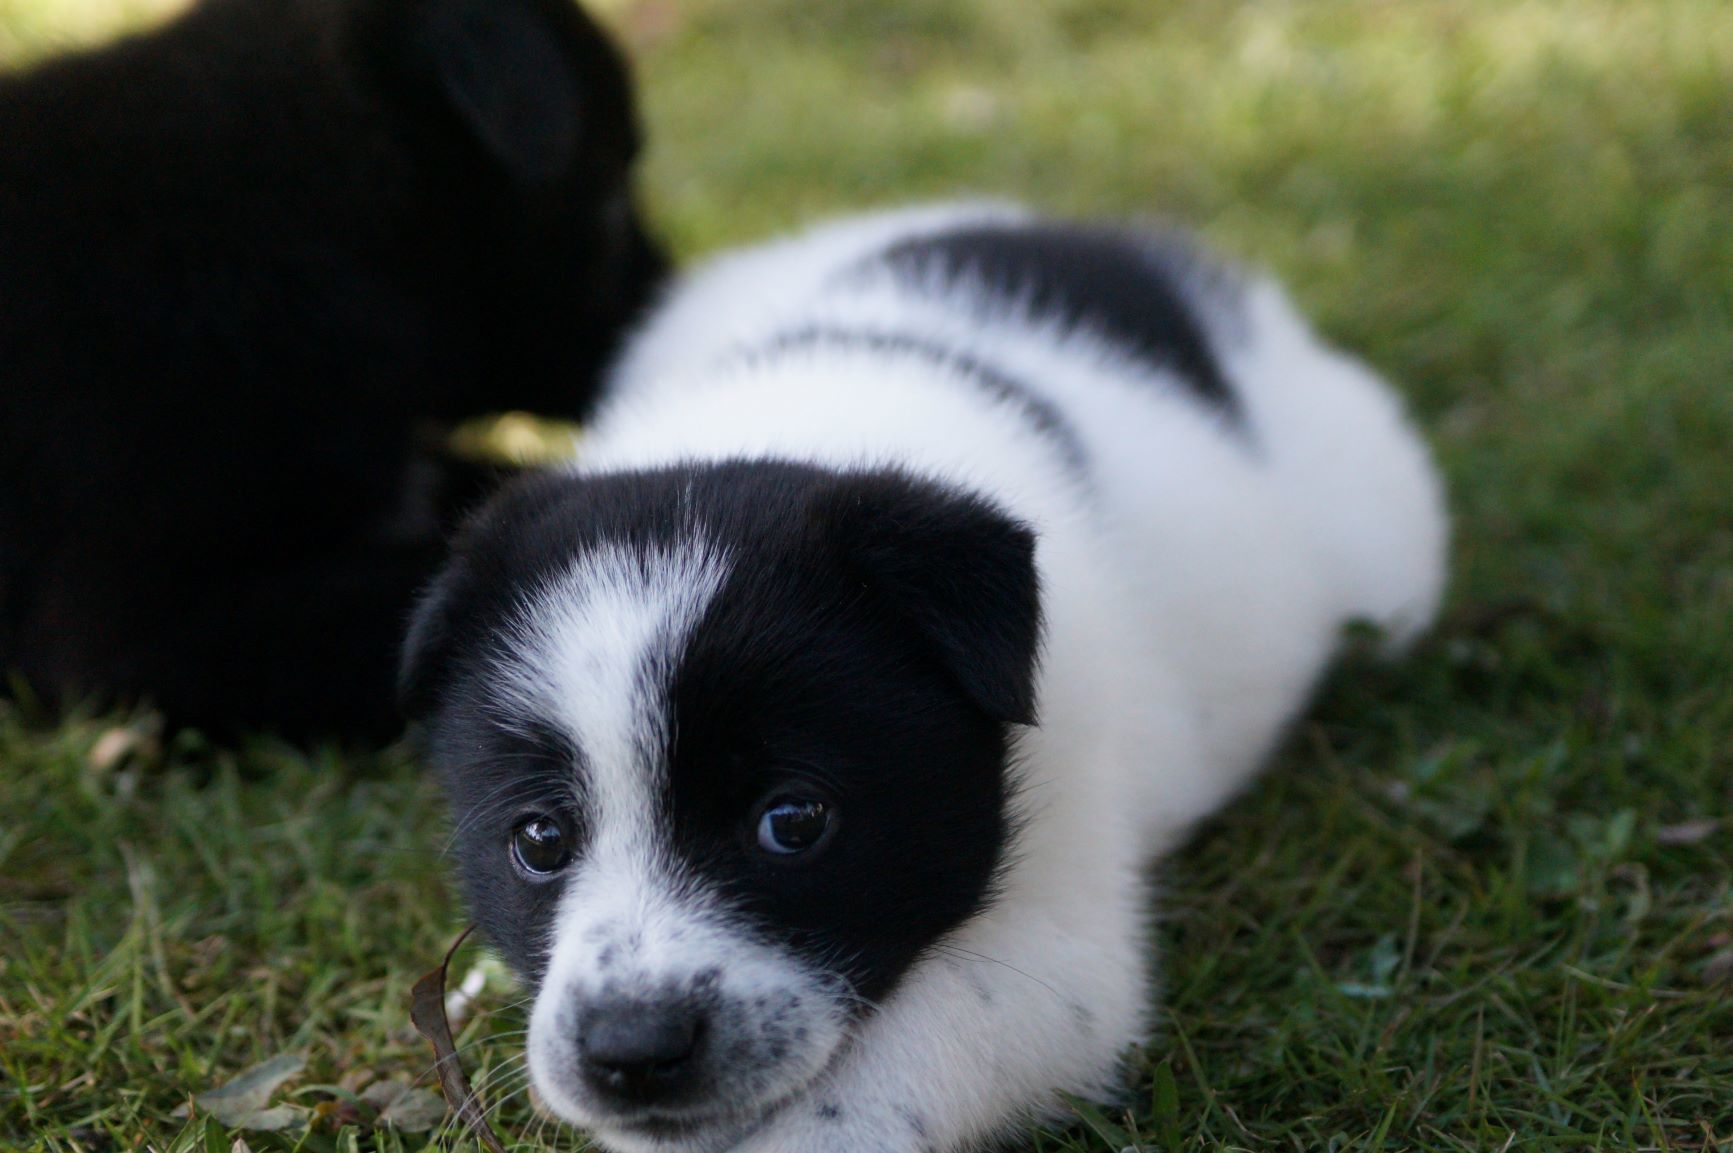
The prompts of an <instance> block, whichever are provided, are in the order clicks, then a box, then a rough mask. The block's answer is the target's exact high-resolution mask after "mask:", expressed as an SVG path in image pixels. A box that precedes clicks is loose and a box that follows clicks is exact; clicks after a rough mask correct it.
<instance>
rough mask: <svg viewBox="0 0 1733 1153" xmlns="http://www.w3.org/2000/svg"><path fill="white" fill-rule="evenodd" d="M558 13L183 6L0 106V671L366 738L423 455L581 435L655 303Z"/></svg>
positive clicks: (286, 729)
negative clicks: (517, 435)
mask: <svg viewBox="0 0 1733 1153" xmlns="http://www.w3.org/2000/svg"><path fill="white" fill-rule="evenodd" d="M637 145H638V141H637V128H636V124H635V121H634V117H633V112H632V105H631V98H630V90H629V86H628V79H627V76H626V72H625V68H624V65H623V63H622V61H621V60H620V59H619V57H618V55H617V54H616V52H615V51H614V49H613V48H612V47H611V46H610V45H609V44H608V43H607V42H606V40H605V39H604V38H603V36H602V35H601V34H600V32H599V31H598V30H597V29H596V28H595V27H594V26H593V25H592V24H591V23H590V22H589V21H588V20H587V19H586V18H585V17H584V16H583V14H582V13H581V11H580V10H579V9H578V8H577V7H575V6H574V5H573V4H572V3H570V2H569V0H207V2H206V3H204V4H203V5H202V6H200V7H198V8H196V9H195V10H193V11H192V12H191V13H190V14H188V15H187V16H186V17H184V18H183V19H181V20H179V21H178V22H176V23H174V24H172V25H171V26H169V27H167V28H165V29H163V30H161V31H159V32H157V33H155V34H152V35H149V36H145V37H142V38H138V39H133V40H128V41H124V42H121V43H119V44H117V45H114V46H112V47H110V48H107V49H105V50H102V51H98V52H95V53H91V54H86V55H80V56H74V57H70V58H66V59H62V60H58V61H54V62H51V63H48V64H46V65H44V66H42V67H40V68H38V69H36V70H34V71H31V72H28V73H26V74H23V75H20V76H15V77H11V78H5V79H0V669H15V670H18V671H21V672H22V673H23V674H24V676H25V678H26V679H27V680H28V681H29V682H30V683H31V684H32V685H33V686H34V687H35V688H36V690H37V691H38V692H40V693H43V694H45V695H47V696H49V697H51V698H61V697H70V696H78V695H82V694H86V693H95V694H98V695H100V696H103V697H109V698H131V697H135V696H140V695H144V696H149V697H153V698H154V699H155V700H156V701H157V702H158V703H159V704H160V705H162V706H163V707H164V708H165V710H166V711H167V712H168V713H169V714H170V716H171V719H172V720H173V721H175V722H184V723H191V724H196V725H200V726H202V727H205V728H206V729H208V730H211V731H214V732H217V733H220V734H227V733H230V732H232V731H234V730H236V729H239V728H249V727H263V728H271V729H276V730H278V731H281V732H283V733H285V734H288V735H291V736H302V735H314V734H327V733H328V734H335V735H344V736H358V737H367V738H378V737H385V736H389V735H390V734H392V733H393V732H394V731H395V730H396V727H397V724H398V721H397V719H396V714H395V710H394V708H393V702H392V693H391V682H392V668H393V658H394V653H395V650H396V646H397V640H398V638H399V636H400V635H401V629H402V625H403V621H404V619H405V618H406V616H407V613H408V609H409V606H410V603H411V600H412V597H413V593H414V591H415V590H416V589H417V588H418V587H419V586H420V585H421V584H422V583H423V582H424V581H425V580H426V579H427V578H428V576H429V575H430V574H431V573H432V571H433V569H434V567H435V565H436V564H437V562H438V560H439V559H440V557H441V555H442V551H443V550H442V546H441V544H440V538H441V526H440V523H439V521H440V515H439V514H440V512H441V510H442V509H444V508H447V507H449V506H451V505H454V504H461V503H462V502H463V501H464V500H466V499H467V498H468V497H469V495H470V494H471V493H472V492H473V491H474V490H475V489H476V488H478V487H479V484H480V482H481V479H482V478H478V477H474V476H471V475H469V474H467V473H466V472H464V471H463V470H462V469H460V468H459V467H458V466H456V465H454V464H453V463H452V462H450V461H449V460H446V459H443V458H441V457H440V456H439V455H438V454H437V453H434V452H430V451H428V450H427V449H426V448H425V445H424V443H423V442H424V441H425V440H427V439H428V438H427V435H426V431H425V429H426V426H427V425H429V423H430V422H432V423H434V424H435V425H437V423H438V422H443V421H448V420H451V419H455V418H459V417H462V416H466V415H470V414H478V413H484V412H492V411H500V410H503V409H508V408H533V409H539V410H541V411H546V412H550V413H557V414H566V415H579V414H581V413H582V411H583V410H584V408H585V407H586V405H587V403H588V401H589V398H590V395H591V392H592V390H593V387H594V385H593V382H594V380H595V377H596V374H597V371H598V368H599V365H600V363H601V361H602V360H603V358H605V357H606V356H607V355H608V353H609V352H610V350H611V348H612V346H613V344H614V341H615V338H616V335H617V333H618V332H619V331H620V329H621V328H622V326H623V325H624V324H625V323H626V322H627V321H628V320H629V319H630V317H631V316H633V315H634V314H635V313H636V311H637V310H638V308H639V307H640V306H641V305H642V304H643V303H644V301H645V300H646V297H647V296H648V295H649V293H650V292H651V290H652V288H653V286H654V284H655V283H656V282H657V280H658V278H659V276H660V273H661V270H662V260H661V258H660V256H659V255H658V253H657V252H656V250H655V248H654V246H653V245H652V244H651V243H650V241H649V240H648V239H647V238H646V237H645V235H644V234H643V232H642V231H641V229H640V227H639V225H638V223H637V221H636V219H635V218H634V215H633V212H632V209H631V201H630V196H629V188H628V176H629V170H630V166H631V162H632V159H633V156H634V154H635V152H636V150H637Z"/></svg>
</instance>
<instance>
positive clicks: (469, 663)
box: [403, 461, 1040, 999]
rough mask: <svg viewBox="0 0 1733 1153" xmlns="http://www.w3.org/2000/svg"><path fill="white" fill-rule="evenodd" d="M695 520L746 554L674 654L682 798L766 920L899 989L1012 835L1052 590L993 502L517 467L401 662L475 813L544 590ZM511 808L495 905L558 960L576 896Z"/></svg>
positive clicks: (689, 824) (671, 753)
mask: <svg viewBox="0 0 1733 1153" xmlns="http://www.w3.org/2000/svg"><path fill="white" fill-rule="evenodd" d="M695 539H701V540H704V541H706V542H709V543H710V544H712V545H714V546H719V547H721V548H722V549H724V550H726V551H727V553H728V555H729V557H730V562H731V565H732V567H731V569H730V572H729V575H728V577H727V579H726V580H725V582H724V584H723V586H722V588H721V589H720V590H718V592H717V594H716V596H715V597H714V598H713V600H712V601H711V603H710V605H709V606H708V608H707V609H706V611H705V613H704V615H703V617H702V619H701V620H700V621H699V623H698V624H697V625H696V627H695V629H694V630H693V634H692V636H691V637H690V638H689V640H688V642H687V644H686V647H685V649H684V651H683V652H682V653H680V654H679V655H678V656H677V657H676V661H675V667H674V668H673V669H671V670H669V679H668V681H667V683H666V686H665V688H666V691H667V693H668V699H667V708H668V714H667V715H668V717H669V721H670V724H669V726H668V729H669V734H670V747H669V748H668V749H667V750H666V763H667V765H668V769H669V771H668V778H667V780H668V785H667V792H666V794H665V796H664V798H663V804H664V806H665V808H664V811H663V812H662V814H661V819H662V820H663V821H664V822H665V823H666V827H668V828H670V829H671V830H672V840H673V846H674V849H675V851H676V853H677V854H678V855H679V856H680V857H681V858H682V859H683V860H684V861H685V862H686V864H687V866H688V867H689V868H690V870H691V871H692V872H693V873H694V874H696V875H697V876H699V877H702V878H703V879H704V881H705V882H707V883H708V884H709V885H710V886H712V887H713V891H714V892H716V893H717V894H718V896H719V898H720V899H723V900H726V901H727V902H728V903H729V905H730V906H731V907H733V908H735V909H737V910H738V911H739V912H740V913H741V914H742V915H744V916H745V917H747V918H749V919H750V920H751V921H752V922H754V923H755V924H756V925H757V926H758V927H759V928H760V931H762V932H763V933H764V934H765V936H766V937H767V938H769V939H771V940H773V941H777V942H780V943H781V944H783V945H784V946H786V947H788V948H790V949H792V950H794V951H796V952H798V953H800V954H801V955H803V956H805V957H807V958H808V959H809V960H810V961H811V962H812V963H814V964H816V965H819V966H822V967H825V968H827V969H830V970H832V971H836V972H839V973H841V974H844V975H846V976H847V978H848V979H849V980H850V981H851V983H852V984H853V986H854V988H855V990H856V991H857V992H858V993H859V994H860V995H861V996H863V997H865V998H869V999H878V998H881V997H883V996H884V995H885V994H886V993H887V992H889V991H890V990H891V989H892V988H893V987H894V986H895V984H896V983H897V981H898V980H899V979H900V978H901V976H902V975H903V973H904V972H906V971H907V969H908V967H909V966H910V965H911V964H913V963H914V961H915V960H916V959H917V958H918V957H920V956H921V955H922V954H923V953H924V952H925V951H926V950H928V949H930V948H931V947H932V946H933V945H934V944H935V943H936V942H937V941H939V940H940V939H941V938H942V937H943V936H944V935H945V934H946V933H948V932H950V931H951V930H953V929H955V928H956V927H957V925H959V924H961V923H962V922H963V921H964V920H966V919H967V918H969V917H970V916H973V915H974V914H976V913H977V912H979V911H980V910H981V909H982V908H984V907H985V906H986V904H987V903H988V902H989V901H990V900H991V899H992V895H993V888H994V880H995V877H996V875H997V870H998V868H999V867H1000V864H1001V862H1002V861H1003V859H1004V854H1005V851H1006V846H1007V842H1008V841H1009V840H1010V838H1011V828H1010V823H1009V816H1008V812H1007V807H1008V800H1009V798H1008V788H1009V786H1008V783H1007V780H1006V772H1005V767H1006V757H1007V753H1008V746H1009V740H1010V727H1009V723H1008V722H1009V721H1010V720H1013V719H1016V720H1021V719H1026V718H1027V717H1028V715H1029V714H1030V712H1031V711H1032V708H1033V701H1032V699H1031V698H1032V686H1033V680H1034V675H1035V665H1036V659H1037V651H1036V650H1037V645H1038V640H1039V630H1040V609H1039V599H1038V596H1037V590H1036V585H1035V572H1034V566H1033V555H1032V554H1033V546H1034V539H1033V536H1032V534H1030V533H1029V531H1028V530H1027V529H1025V528H1024V527H1023V526H1021V525H1019V524H1018V523H1016V522H1015V521H1013V520H1011V519H1010V518H1008V517H1006V516H1004V515H1003V514H1002V513H1000V512H998V511H997V510H996V509H995V508H993V507H992V506H991V505H989V504H988V503H987V502H985V501H983V500H981V499H979V498H976V497H973V496H970V495H967V494H963V493H958V492H953V491H950V490H947V489H945V488H943V487H941V486H939V485H937V484H934V483H931V482H926V481H921V480H916V479H912V478H909V477H907V476H904V475H902V474H899V473H895V472H878V473H871V474H838V473H835V472H830V471H827V470H823V469H819V468H814V467H810V466H806V465H796V464H788V463H780V462H772V461H750V462H734V463H725V464H719V465H709V466H684V467H677V468H669V469H663V470H658V471H653V472H643V473H629V474H619V475H613V476H604V477H596V478H573V477H552V478H542V479H538V480H536V481H533V482H531V483H528V484H522V485H519V486H517V487H515V488H514V489H512V490H510V492H509V495H508V496H507V498H506V499H503V500H500V501H496V502H495V503H494V505H492V506H491V508H490V509H489V510H488V511H487V512H486V513H485V514H484V515H483V516H482V517H481V518H480V519H479V520H477V521H476V522H475V523H474V524H473V525H472V526H471V528H470V529H469V530H468V531H467V532H466V533H465V534H464V537H463V538H462V539H461V540H460V541H459V542H458V545H457V550H456V561H455V563H454V564H453V566H452V567H451V568H450V569H448V571H447V572H446V573H445V575H444V576H443V577H442V578H441V580H440V581H439V582H438V584H437V585H436V586H435V589H434V590H433V592H432V594H431V595H430V597H429V599H428V600H427V601H426V603H424V605H423V606H422V609H421V610H420V613H419V614H418V620H417V624H416V627H415V629H414V631H413V633H412V635H411V639H410V646H409V650H408V653H407V654H406V658H405V673H404V678H403V680H404V685H405V689H406V694H407V699H408V701H409V703H410V707H411V708H412V710H413V711H415V712H416V713H417V714H418V715H419V716H421V717H422V718H423V721H424V724H425V729H426V735H427V739H428V743H429V745H430V749H429V752H430V754H431V759H432V760H433V761H434V763H435V764H436V765H437V766H438V767H439V768H440V769H441V771H442V772H443V773H444V775H445V777H446V781H447V784H448V788H449V789H450V791H451V796H452V799H453V805H454V815H455V817H456V819H457V820H458V821H460V822H464V821H467V820H469V819H470V814H471V813H472V812H473V811H475V810H476V809H478V808H482V809H485V808H487V802H485V801H484V800H483V798H485V796H486V795H487V793H488V791H489V790H492V789H498V788H499V787H500V781H499V779H498V774H499V773H500V772H501V771H505V772H509V771H510V769H509V768H503V769H502V768H501V766H499V765H497V764H493V765H486V766H484V765H480V764H478V763H477V760H476V756H477V754H476V750H478V749H479V750H483V755H484V756H485V750H486V749H487V748H488V747H489V746H488V738H485V729H486V726H487V724H488V721H487V720H486V713H487V708H486V705H485V702H487V701H488V700H489V699H490V697H491V695H492V694H491V693H490V688H489V686H490V683H491V681H492V679H493V678H494V677H495V676H497V665H496V664H495V663H494V662H495V660H496V658H497V657H498V656H499V655H500V654H501V652H502V648H501V640H500V637H501V634H502V631H503V630H504V628H505V627H506V626H507V625H508V623H509V622H510V621H511V620H513V619H514V617H515V616H516V614H517V613H518V612H520V611H521V608H520V606H521V605H522V603H523V602H522V596H523V593H524V592H525V591H526V590H528V589H530V588H532V587H535V586H536V585H537V584H539V583H540V582H542V581H543V580H545V579H547V578H548V577H551V576H553V575H554V574H556V573H559V572H563V571H565V570H567V569H568V568H569V566H570V565H571V564H572V563H573V562H574V561H575V560H576V559H577V558H578V557H579V556H580V555H582V554H583V553H584V552H585V551H586V550H588V549H591V548H594V547H597V546H599V545H604V544H607V545H624V546H625V547H627V548H630V549H633V550H635V551H642V552H644V553H646V554H647V553H649V552H651V551H653V550H654V551H664V550H668V549H671V548H685V547H690V546H691V545H692V544H693V542H694V540H695ZM496 727H497V726H496ZM525 764H526V765H528V766H530V767H529V768H528V769H527V770H526V771H529V772H532V773H534V772H536V771H537V770H536V769H535V768H534V764H535V762H533V761H528V762H525ZM785 792H792V793H796V794H806V793H811V792H816V793H818V794H820V795H822V796H823V797H824V798H826V799H827V800H828V802H829V803H831V804H833V805H834V806H835V813H836V821H837V825H836V828H835V831H834V834H833V835H832V837H831V839H830V841H829V842H828V843H827V844H826V845H825V847H824V848H823V849H822V850H820V851H818V852H816V853H815V854H814V855H813V856H812V857H811V858H810V859H802V860H795V861H791V860H788V859H782V858H775V857H771V856H769V855H767V854H765V853H764V852H763V851H762V850H760V849H759V848H758V847H757V843H756V838H755V824H756V813H757V806H759V805H760V804H761V803H762V802H764V801H765V800H766V799H767V798H769V797H771V796H774V795H779V794H782V793H785ZM511 815H512V814H509V813H506V812H504V811H500V812H498V813H494V814H492V815H491V817H490V816H489V814H487V813H484V814H483V816H482V819H481V821H480V822H479V824H480V825H483V826H486V825H487V824H488V823H489V821H490V820H491V828H485V827H484V828H477V829H476V830H475V831H474V832H473V833H472V834H471V835H470V836H469V837H468V838H466V839H465V840H464V841H463V843H462V852H463V854H464V858H465V859H464V862H463V865H464V868H463V873H464V877H465V880H466V883H467V886H468V889H469V895H470V900H471V902H472V905H473V907H474V909H475V913H476V916H477V919H478V920H479V921H480V922H481V924H482V926H483V928H484V930H485V931H486V932H487V933H488V935H489V936H490V937H491V938H492V939H493V940H494V941H495V942H496V943H497V944H498V945H499V946H500V948H501V949H502V951H503V952H504V953H505V955H506V956H507V958H508V959H509V960H511V961H512V963H513V964H514V965H516V966H517V967H518V968H519V969H520V971H522V972H524V973H526V974H527V975H531V976H534V975H535V974H537V973H538V972H539V971H540V964H541V958H540V955H539V952H538V948H539V942H544V941H546V940H547V937H548V928H549V921H550V919H551V917H552V916H553V906H552V904H551V903H544V902H540V901H536V900H534V899H533V898H529V897H523V896H521V895H519V896H514V895H513V893H514V890H522V889H524V888H526V887H532V886H530V885H529V883H528V882H525V881H523V880H521V879H520V878H518V877H517V876H516V875H515V873H514V872H513V871H512V870H511V868H510V865H509V860H508V858H507V856H506V854H505V852H504V841H505V837H506V836H507V835H508V833H509V827H508V824H507V821H508V818H509V817H510V816H511ZM534 887H536V888H541V889H549V890H551V889H556V888H557V887H558V886H557V885H554V886H549V885H543V886H534Z"/></svg>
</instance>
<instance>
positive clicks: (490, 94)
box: [383, 0, 629, 187]
mask: <svg viewBox="0 0 1733 1153" xmlns="http://www.w3.org/2000/svg"><path fill="white" fill-rule="evenodd" d="M394 7H395V8H396V9H397V11H395V12H393V13H392V14H391V17H390V18H389V19H388V23H389V24H390V25H393V26H394V27H392V29H391V31H390V33H388V35H390V36H391V37H392V39H393V40H394V41H395V42H393V43H387V44H386V45H384V46H383V48H384V51H385V52H386V54H387V57H388V59H389V60H391V61H393V62H394V63H395V64H396V65H397V68H398V70H399V74H400V75H402V76H404V77H405V78H406V79H407V81H408V83H409V84H410V85H411V87H412V89H414V90H415V91H416V92H417V93H418V94H419V96H420V97H421V98H422V99H424V100H425V99H432V100H434V101H436V102H437V103H439V104H442V105H443V110H444V112H445V114H446V115H455V116H456V118H457V121H458V123H459V124H460V125H461V126H462V128H463V129H464V131H465V132H466V133H467V134H468V135H469V136H471V137H472V138H473V139H474V141H475V142H476V144H477V145H479V146H480V148H481V149H482V151H483V152H484V153H485V154H486V155H487V156H488V157H489V158H490V159H491V160H492V161H493V162H494V163H496V164H497V165H498V166H499V167H500V168H501V169H502V170H503V171H504V172H505V173H506V174H507V175H508V176H510V177H511V178H513V179H514V180H516V181H518V182H519V183H521V184H524V185H527V186H530V187H541V186H545V185H548V184H552V183H554V182H556V181H558V180H560V179H561V178H562V177H564V176H566V175H567V174H568V173H570V172H571V171H572V170H573V168H574V166H575V165H576V164H577V163H578V162H579V160H580V152H581V151H582V150H583V149H584V147H585V146H586V144H587V143H588V142H587V141H586V139H585V132H586V128H587V127H588V125H587V124H586V117H588V116H591V115H594V116H596V117H598V118H603V117H604V115H606V116H613V115H615V114H616V113H617V112H618V109H616V108H612V107H610V108H608V109H606V110H604V109H602V108H591V107H588V105H589V104H591V103H598V102H604V101H605V102H609V103H610V104H623V103H625V102H626V101H628V100H629V94H628V92H627V88H626V79H625V74H624V66H623V65H622V64H621V62H620V61H619V60H618V58H617V57H616V56H615V54H614V53H613V50H612V48H611V47H610V46H609V45H608V44H607V42H606V40H605V39H604V37H603V36H602V34H601V32H600V31H599V30H597V29H596V28H595V27H594V26H593V25H591V24H590V23H589V21H588V19H587V18H586V17H585V16H584V15H583V14H582V12H581V11H580V10H579V9H578V7H577V5H576V4H575V3H573V2H572V0H412V2H407V3H406V2H404V0H394Z"/></svg>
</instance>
